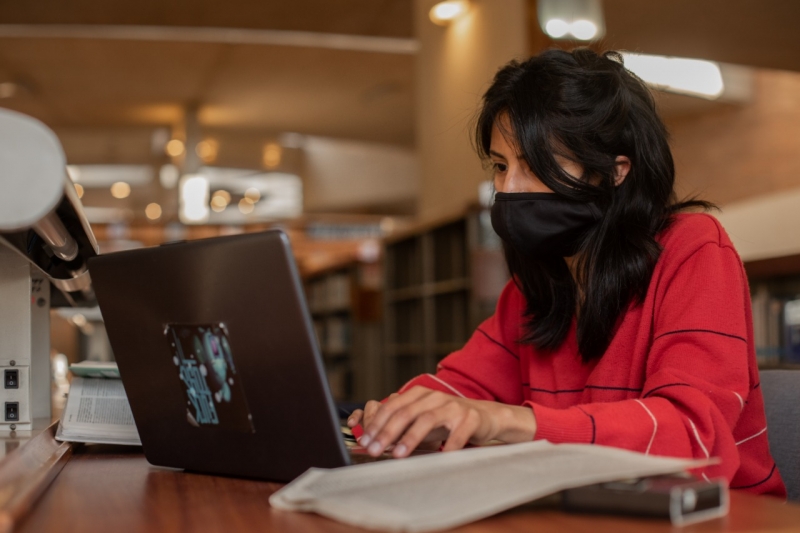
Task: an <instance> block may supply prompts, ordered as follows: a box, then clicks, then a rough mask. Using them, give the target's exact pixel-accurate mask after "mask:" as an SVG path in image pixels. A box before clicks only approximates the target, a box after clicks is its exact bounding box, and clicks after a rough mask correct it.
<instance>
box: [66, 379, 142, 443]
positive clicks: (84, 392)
mask: <svg viewBox="0 0 800 533" xmlns="http://www.w3.org/2000/svg"><path fill="white" fill-rule="evenodd" d="M56 439H57V440H60V441H70V442H96V443H103V444H128V445H134V446H141V444H142V442H141V441H140V440H139V433H138V431H136V425H135V424H134V423H133V415H132V414H131V406H130V405H129V404H128V397H127V396H126V395H125V389H124V388H123V387H122V381H120V380H119V379H104V378H81V377H77V376H75V377H73V378H72V384H71V385H70V388H69V396H68V397H67V405H66V407H65V408H64V413H63V414H62V415H61V423H60V424H59V425H58V431H57V432H56Z"/></svg>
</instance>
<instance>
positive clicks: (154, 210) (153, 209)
mask: <svg viewBox="0 0 800 533" xmlns="http://www.w3.org/2000/svg"><path fill="white" fill-rule="evenodd" d="M144 214H145V215H146V216H147V218H149V219H150V220H158V219H159V218H161V206H160V205H158V204H157V203H155V202H153V203H149V204H147V207H145V209H144Z"/></svg>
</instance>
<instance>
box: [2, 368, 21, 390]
mask: <svg viewBox="0 0 800 533" xmlns="http://www.w3.org/2000/svg"><path fill="white" fill-rule="evenodd" d="M4 377H5V380H4V381H3V384H4V387H5V388H7V389H18V388H19V370H17V369H16V368H14V369H7V370H6V371H5V372H4Z"/></svg>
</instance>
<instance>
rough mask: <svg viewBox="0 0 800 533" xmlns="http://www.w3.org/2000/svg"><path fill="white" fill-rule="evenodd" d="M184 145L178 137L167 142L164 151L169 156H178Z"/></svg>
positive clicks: (181, 152)
mask: <svg viewBox="0 0 800 533" xmlns="http://www.w3.org/2000/svg"><path fill="white" fill-rule="evenodd" d="M183 150H184V145H183V141H182V140H180V139H172V140H171V141H169V142H168V143H167V146H166V151H167V155H168V156H170V157H178V156H180V155H181V154H183Z"/></svg>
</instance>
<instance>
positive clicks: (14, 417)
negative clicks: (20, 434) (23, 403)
mask: <svg viewBox="0 0 800 533" xmlns="http://www.w3.org/2000/svg"><path fill="white" fill-rule="evenodd" d="M17 421H19V402H6V422H17Z"/></svg>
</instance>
